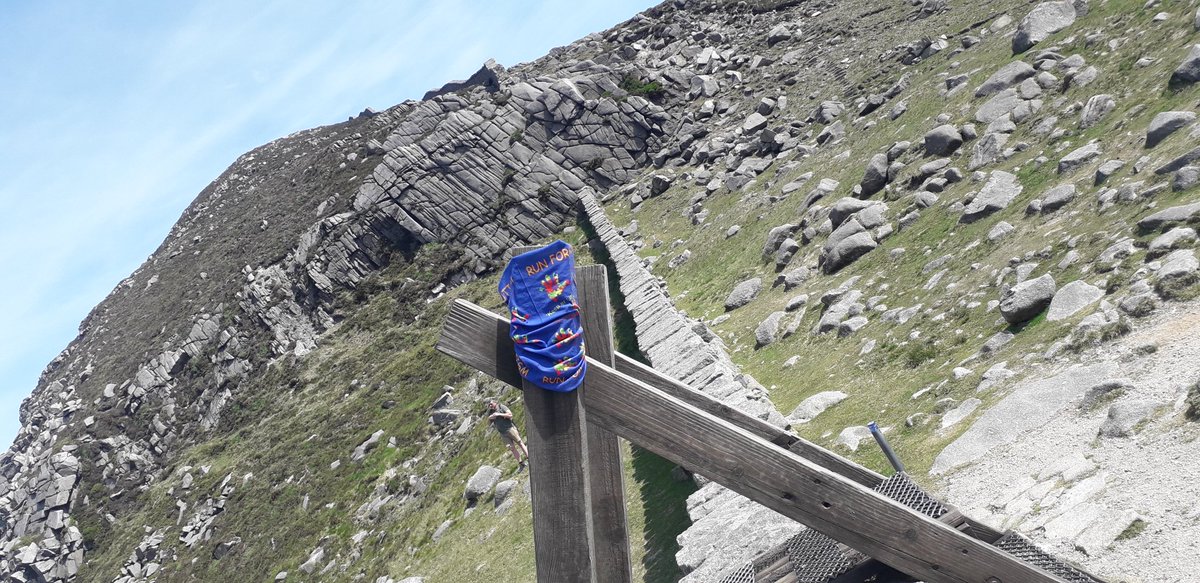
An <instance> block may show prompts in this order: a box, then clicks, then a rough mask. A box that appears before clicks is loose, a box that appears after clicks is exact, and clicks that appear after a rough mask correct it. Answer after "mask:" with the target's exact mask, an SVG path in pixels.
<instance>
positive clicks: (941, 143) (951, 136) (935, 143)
mask: <svg viewBox="0 0 1200 583" xmlns="http://www.w3.org/2000/svg"><path fill="white" fill-rule="evenodd" d="M962 143H963V137H962V134H961V133H959V131H958V128H957V127H955V126H953V125H950V124H945V125H940V126H938V127H936V128H933V129H932V130H929V133H927V134H925V153H926V154H928V155H930V156H948V155H950V154H953V153H954V151H955V150H957V149H958V147H959V146H961V145H962Z"/></svg>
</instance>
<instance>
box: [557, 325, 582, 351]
mask: <svg viewBox="0 0 1200 583" xmlns="http://www.w3.org/2000/svg"><path fill="white" fill-rule="evenodd" d="M578 335H579V333H578V332H574V331H572V330H571V329H570V328H567V327H565V326H564V327H562V328H559V329H558V332H556V333H555V334H554V345H555V346H562V345H563V344H566V342H567V341H568V340H571V339H573V338H575V337H576V336H578Z"/></svg>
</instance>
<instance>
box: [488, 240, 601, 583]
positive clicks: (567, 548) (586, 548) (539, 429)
mask: <svg viewBox="0 0 1200 583" xmlns="http://www.w3.org/2000/svg"><path fill="white" fill-rule="evenodd" d="M531 249H534V248H532V247H529V248H523V249H522V248H519V249H514V250H513V254H514V255H516V254H519V253H523V252H525V251H528V250H531ZM504 336H505V337H506V338H508V339H509V346H508V349H507V352H506V353H505V354H504V355H503V357H504V358H506V359H507V360H508V361H509V362H511V363H513V366H514V372H515V366H516V365H515V353H514V352H513V349H512V345H511V343H512V338H511V337H509V336H508V326H507V325H505V326H504ZM488 340H490V341H491V342H492V343H493V344H496V343H495V339H494V338H491V339H488ZM497 356H500V355H497ZM589 364H590V363H589ZM518 378H520V377H518ZM521 389H522V391H521V392H522V396H523V399H524V402H525V432H526V444H527V446H528V447H529V487H530V494H531V500H532V503H531V505H532V506H533V552H534V558H535V560H536V561H537V580H538V583H595V581H594V580H593V578H592V541H591V534H592V525H591V515H592V509H591V502H590V500H589V498H588V484H587V477H586V475H585V473H584V468H585V467H586V465H587V449H586V445H585V442H584V420H583V407H582V406H581V405H580V391H572V392H570V393H558V392H554V391H547V390H545V389H543V388H541V387H539V386H536V385H534V384H532V383H529V382H524V381H523V382H522V383H521Z"/></svg>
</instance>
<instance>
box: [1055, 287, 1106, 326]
mask: <svg viewBox="0 0 1200 583" xmlns="http://www.w3.org/2000/svg"><path fill="white" fill-rule="evenodd" d="M1102 297H1104V290H1102V289H1100V288H1098V287H1096V286H1094V285H1091V284H1089V283H1087V282H1086V281H1082V280H1076V281H1072V282H1071V283H1068V284H1067V285H1064V286H1062V288H1061V289H1059V290H1058V291H1057V292H1056V293H1055V294H1054V299H1053V300H1051V301H1050V309H1049V310H1047V311H1046V319H1047V320H1049V321H1051V322H1057V321H1058V320H1065V319H1067V318H1070V317H1071V316H1074V315H1075V314H1077V313H1079V311H1080V310H1082V309H1084V308H1086V307H1088V306H1090V305H1092V304H1093V303H1095V302H1097V301H1099V300H1100V298H1102Z"/></svg>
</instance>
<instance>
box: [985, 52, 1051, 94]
mask: <svg viewBox="0 0 1200 583" xmlns="http://www.w3.org/2000/svg"><path fill="white" fill-rule="evenodd" d="M1036 74H1037V70H1036V69H1034V68H1033V67H1032V66H1031V65H1030V64H1029V63H1026V62H1025V61H1013V62H1011V63H1009V64H1007V65H1005V66H1003V67H1000V68H999V69H998V70H997V71H996V72H995V73H992V76H991V77H988V78H987V81H984V82H983V85H980V86H979V87H978V88H977V89H975V97H986V96H988V95H991V94H993V93H998V92H1000V91H1003V90H1005V89H1008V88H1009V87H1012V86H1013V85H1016V84H1017V83H1020V82H1021V81H1024V80H1026V79H1028V78H1030V77H1033V76H1034V75H1036Z"/></svg>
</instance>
